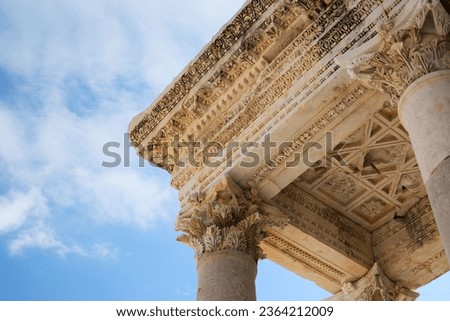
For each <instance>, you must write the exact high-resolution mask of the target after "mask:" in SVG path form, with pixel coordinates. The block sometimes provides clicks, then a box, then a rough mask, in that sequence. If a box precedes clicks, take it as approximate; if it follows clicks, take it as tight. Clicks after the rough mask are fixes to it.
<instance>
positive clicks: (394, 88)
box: [348, 0, 450, 261]
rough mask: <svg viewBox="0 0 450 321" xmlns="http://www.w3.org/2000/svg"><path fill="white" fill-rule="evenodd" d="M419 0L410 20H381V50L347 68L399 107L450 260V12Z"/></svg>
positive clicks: (438, 4) (436, 2)
mask: <svg viewBox="0 0 450 321" xmlns="http://www.w3.org/2000/svg"><path fill="white" fill-rule="evenodd" d="M416 3H417V7H416V9H415V11H414V12H413V13H412V14H411V15H410V18H409V19H408V21H407V22H406V23H404V24H402V25H400V26H396V27H394V25H395V23H394V22H393V21H385V22H384V23H383V24H381V28H380V35H381V36H382V44H381V46H380V48H379V50H378V51H376V52H373V53H367V54H363V55H361V56H359V57H358V58H357V59H355V60H353V61H352V62H351V63H350V64H349V65H348V71H349V73H350V75H351V76H353V77H354V78H358V79H360V80H362V81H364V82H365V83H367V84H368V85H370V86H372V87H375V88H377V89H379V90H380V91H383V92H385V93H387V94H388V95H389V96H390V97H391V100H392V102H393V103H394V104H397V105H398V112H399V117H400V121H401V123H402V125H403V126H404V127H405V129H406V130H407V131H408V133H409V136H410V139H411V144H412V147H413V150H414V153H415V156H416V159H417V163H418V165H419V169H420V172H421V175H422V178H423V181H424V183H425V186H426V189H427V192H428V196H429V199H430V201H431V206H432V209H433V213H434V216H435V218H436V224H437V227H438V229H439V232H440V235H441V238H442V242H443V245H444V249H445V251H446V254H447V258H449V261H450V15H449V13H448V12H447V11H446V10H445V8H444V7H443V6H442V3H441V2H440V1H439V0H416Z"/></svg>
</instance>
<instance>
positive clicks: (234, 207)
mask: <svg viewBox="0 0 450 321" xmlns="http://www.w3.org/2000/svg"><path fill="white" fill-rule="evenodd" d="M285 222H286V220H285V219H284V218H283V217H280V216H276V215H274V214H271V215H269V214H268V213H267V212H266V211H265V210H264V209H263V203H262V201H261V200H260V199H259V197H258V195H257V193H256V190H254V189H250V190H246V191H244V190H242V189H241V188H240V187H239V186H237V185H236V183H234V182H233V181H232V180H231V179H230V178H229V177H225V178H224V180H222V182H221V183H219V184H217V185H216V186H215V187H214V188H212V189H211V190H210V191H208V193H203V192H198V193H194V194H192V195H191V197H190V208H189V209H188V210H187V211H185V212H183V213H180V215H179V216H178V218H177V221H176V229H177V231H182V232H183V233H184V234H182V235H181V236H179V237H178V241H180V242H183V243H185V244H187V245H189V246H191V247H192V248H194V250H195V256H196V259H197V260H199V259H200V258H201V256H202V255H203V254H205V253H211V252H214V251H219V250H225V249H232V250H238V251H241V252H243V253H246V254H249V255H250V256H251V257H253V258H254V259H255V260H258V259H260V258H262V257H263V253H262V250H261V249H260V247H259V243H260V242H261V241H262V240H263V239H264V238H265V237H266V232H265V230H266V228H268V227H270V226H275V225H277V226H280V225H283V224H284V223H285Z"/></svg>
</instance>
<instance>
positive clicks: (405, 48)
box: [347, 0, 450, 103]
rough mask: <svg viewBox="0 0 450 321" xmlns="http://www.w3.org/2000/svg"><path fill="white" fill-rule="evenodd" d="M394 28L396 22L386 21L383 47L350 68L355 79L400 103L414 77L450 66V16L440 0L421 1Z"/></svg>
mask: <svg viewBox="0 0 450 321" xmlns="http://www.w3.org/2000/svg"><path fill="white" fill-rule="evenodd" d="M393 27H394V23H393V22H392V21H389V20H384V21H382V22H381V23H380V27H379V33H380V35H381V37H382V44H381V46H380V48H379V50H378V51H376V52H374V53H369V54H363V55H361V56H359V57H358V58H356V59H354V60H353V61H352V62H351V63H350V64H349V65H348V67H347V68H348V71H349V73H350V75H351V76H352V78H356V79H360V80H362V81H363V82H366V83H367V84H369V85H371V86H372V87H375V88H377V89H379V90H381V91H383V92H385V93H387V94H389V95H390V96H391V99H392V101H393V102H394V103H396V102H397V101H398V99H399V97H400V95H401V94H402V93H403V91H404V90H405V89H406V88H407V87H408V86H409V85H410V84H411V83H412V82H414V80H416V79H418V78H420V77H421V76H423V75H426V74H428V73H430V72H433V71H438V70H443V69H450V39H449V32H450V15H449V14H448V13H447V11H446V10H445V8H444V7H443V6H442V4H441V2H440V1H439V0H419V1H418V6H417V8H416V10H415V12H414V14H412V16H411V17H410V18H409V20H408V21H407V22H406V23H405V24H404V25H403V26H401V27H399V28H393ZM394 29H395V30H394Z"/></svg>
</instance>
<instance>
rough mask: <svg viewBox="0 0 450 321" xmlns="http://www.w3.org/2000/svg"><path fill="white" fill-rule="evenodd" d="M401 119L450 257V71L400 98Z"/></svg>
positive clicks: (438, 73) (435, 74) (439, 73)
mask: <svg viewBox="0 0 450 321" xmlns="http://www.w3.org/2000/svg"><path fill="white" fill-rule="evenodd" d="M399 116H400V120H401V122H402V124H403V126H404V127H405V128H406V130H407V131H408V133H409V136H410V138H411V144H412V146H413V149H414V153H415V155H416V159H417V163H418V165H419V169H420V171H421V174H422V178H423V181H424V183H425V186H426V189H427V192H428V196H429V198H430V202H431V206H432V208H433V213H434V216H435V218H436V224H437V226H438V229H439V233H440V235H441V238H442V242H443V245H444V248H445V251H446V253H447V258H450V70H442V71H436V72H432V73H429V74H427V75H425V76H423V77H421V78H419V79H417V80H416V81H415V82H413V83H412V84H411V85H410V86H408V88H407V89H406V90H405V92H404V93H403V94H402V96H401V97H400V101H399Z"/></svg>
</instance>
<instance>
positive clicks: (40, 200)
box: [0, 187, 48, 234]
mask: <svg viewBox="0 0 450 321" xmlns="http://www.w3.org/2000/svg"><path fill="white" fill-rule="evenodd" d="M47 214H48V207H47V201H46V199H45V197H44V196H43V195H42V193H41V191H40V190H39V189H38V188H36V187H32V188H31V189H30V190H29V191H28V192H26V193H22V192H18V191H12V192H10V193H9V195H7V196H1V197H0V234H1V233H8V232H11V231H15V230H17V229H19V228H21V227H22V226H23V225H24V224H25V223H26V222H27V221H29V220H32V219H33V220H36V219H37V220H39V219H42V218H43V217H44V216H46V215H47Z"/></svg>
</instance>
